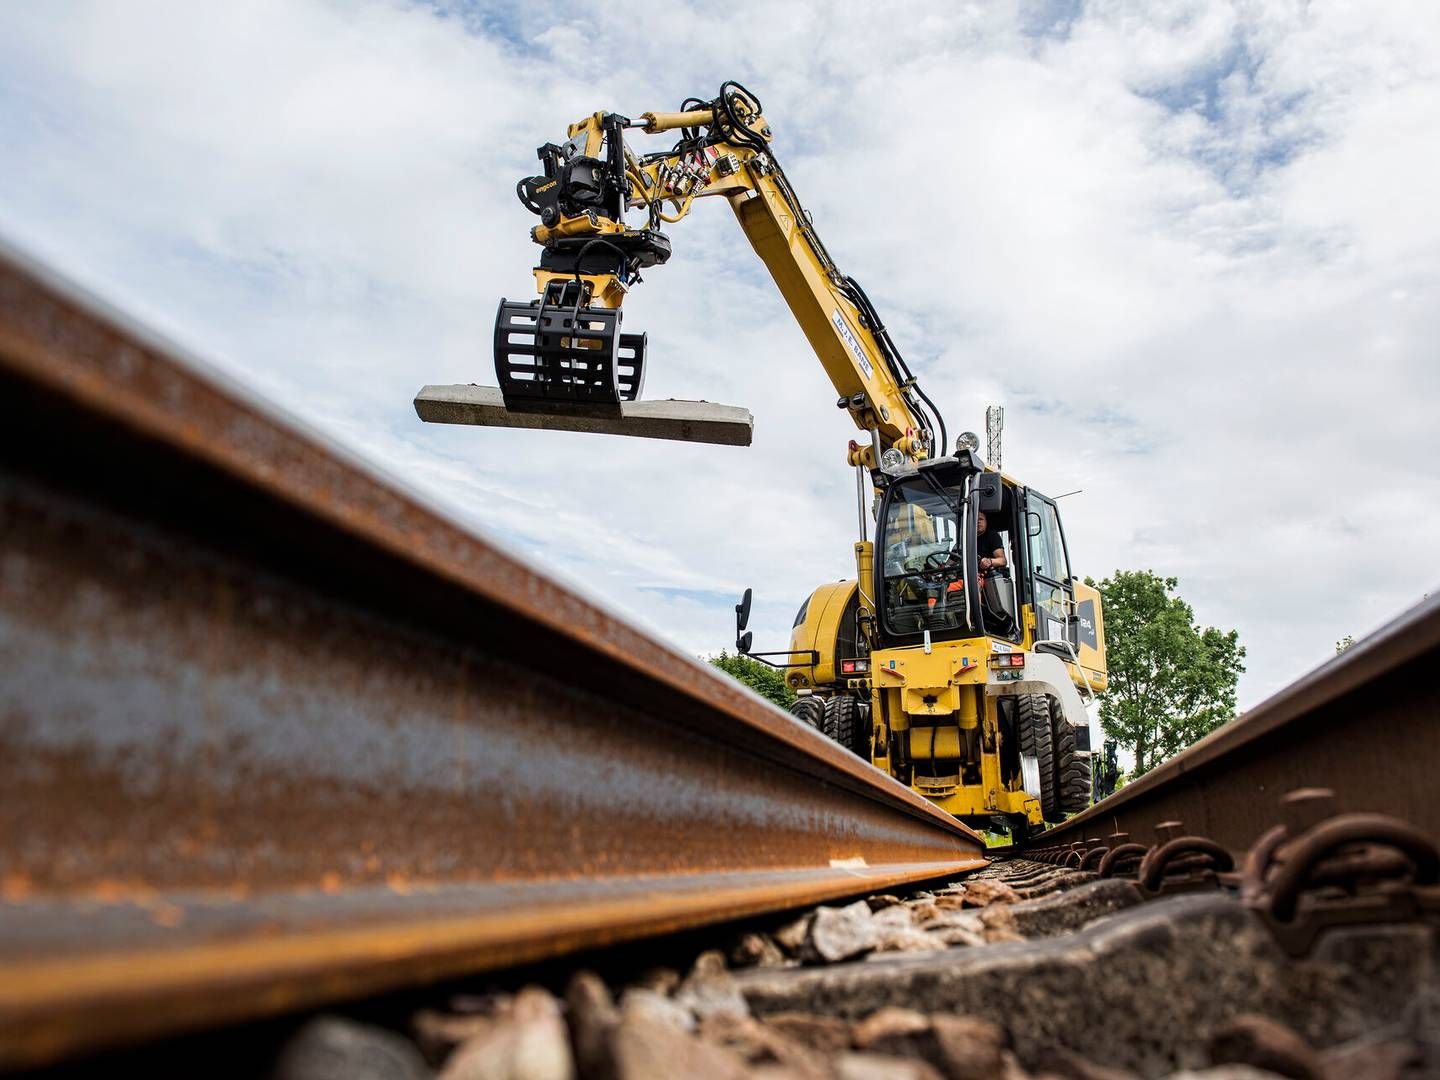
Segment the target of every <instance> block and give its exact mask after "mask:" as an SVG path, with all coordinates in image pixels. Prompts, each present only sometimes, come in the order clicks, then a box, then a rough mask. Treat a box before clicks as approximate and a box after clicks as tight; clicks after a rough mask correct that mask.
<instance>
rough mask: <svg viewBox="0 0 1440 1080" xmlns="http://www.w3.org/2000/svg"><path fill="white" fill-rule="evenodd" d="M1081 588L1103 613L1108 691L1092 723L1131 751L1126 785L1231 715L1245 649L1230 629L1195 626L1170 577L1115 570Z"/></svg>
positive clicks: (1193, 615)
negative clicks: (1095, 593)
mask: <svg viewBox="0 0 1440 1080" xmlns="http://www.w3.org/2000/svg"><path fill="white" fill-rule="evenodd" d="M1086 583H1087V584H1089V585H1092V586H1094V587H1095V588H1097V589H1099V590H1100V596H1101V598H1102V600H1103V602H1104V611H1105V648H1106V656H1107V659H1108V661H1109V667H1110V689H1109V691H1108V692H1107V693H1106V694H1105V696H1104V697H1103V698H1101V701H1100V724H1101V726H1102V727H1103V728H1104V729H1105V734H1107V735H1109V736H1110V737H1111V738H1113V739H1117V740H1119V741H1120V742H1121V744H1122V745H1125V746H1129V747H1131V748H1133V749H1134V751H1135V768H1134V769H1132V770H1131V771H1130V774H1129V779H1132V780H1133V779H1134V778H1135V777H1137V776H1139V775H1141V774H1142V773H1144V772H1147V771H1148V770H1150V769H1153V768H1154V767H1155V766H1156V765H1158V764H1160V762H1162V761H1164V760H1165V759H1166V758H1168V757H1170V756H1171V755H1172V754H1175V753H1176V752H1178V751H1180V750H1183V749H1184V748H1185V747H1187V746H1189V745H1190V744H1191V743H1193V742H1194V741H1195V740H1196V739H1198V738H1200V737H1201V736H1202V735H1205V734H1206V733H1207V732H1210V731H1213V730H1214V729H1215V728H1217V727H1219V726H1220V725H1221V724H1223V723H1224V722H1225V721H1226V720H1229V719H1230V718H1231V717H1232V716H1234V714H1235V683H1236V680H1237V679H1238V678H1239V677H1240V673H1241V672H1242V671H1244V670H1245V665H1244V664H1243V663H1241V661H1242V660H1243V659H1244V657H1245V649H1244V647H1243V646H1241V644H1240V635H1239V633H1238V632H1237V631H1235V630H1231V631H1229V632H1228V633H1227V632H1225V631H1222V630H1217V629H1215V628H1214V627H1213V626H1207V627H1205V628H1203V629H1202V628H1201V627H1199V626H1197V625H1195V621H1194V620H1195V613H1194V611H1192V610H1191V608H1190V605H1189V604H1187V603H1185V601H1184V600H1182V599H1181V598H1180V597H1179V595H1177V594H1175V585H1176V580H1175V578H1173V577H1172V578H1162V577H1158V576H1156V575H1155V574H1153V573H1151V572H1150V571H1149V570H1121V571H1117V572H1116V573H1115V574H1114V576H1112V577H1108V578H1106V579H1105V580H1104V581H1101V582H1099V583H1098V584H1096V583H1095V582H1093V581H1090V580H1089V579H1088V578H1087V579H1086Z"/></svg>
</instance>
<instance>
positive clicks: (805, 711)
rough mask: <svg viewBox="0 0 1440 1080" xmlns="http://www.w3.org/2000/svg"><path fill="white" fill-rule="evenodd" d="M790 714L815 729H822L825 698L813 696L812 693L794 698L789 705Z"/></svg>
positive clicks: (823, 726)
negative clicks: (793, 702) (793, 701)
mask: <svg viewBox="0 0 1440 1080" xmlns="http://www.w3.org/2000/svg"><path fill="white" fill-rule="evenodd" d="M790 715H791V716H793V717H795V718H796V719H798V720H800V721H802V722H804V723H805V724H808V725H809V726H810V727H813V728H814V729H815V730H816V731H823V730H824V728H825V699H824V698H818V697H815V696H814V695H813V694H807V695H806V696H805V697H802V698H796V699H795V704H793V705H791V706H790Z"/></svg>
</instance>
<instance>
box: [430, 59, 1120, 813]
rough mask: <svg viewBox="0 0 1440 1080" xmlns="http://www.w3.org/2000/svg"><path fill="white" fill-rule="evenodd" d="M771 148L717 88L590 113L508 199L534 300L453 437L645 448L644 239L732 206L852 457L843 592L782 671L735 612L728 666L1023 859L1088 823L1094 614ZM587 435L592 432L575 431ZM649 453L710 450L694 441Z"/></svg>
mask: <svg viewBox="0 0 1440 1080" xmlns="http://www.w3.org/2000/svg"><path fill="white" fill-rule="evenodd" d="M637 129H638V130H640V131H643V132H644V133H646V134H652V135H653V134H660V133H663V132H678V133H679V135H678V141H677V142H675V143H674V145H673V146H671V147H670V148H669V149H664V150H659V151H657V152H653V153H648V154H637V153H635V152H633V151H632V149H631V148H630V146H629V145H627V141H626V134H627V132H634V131H636V130H637ZM771 143H772V132H771V129H770V125H769V123H768V122H767V121H766V119H765V117H764V115H763V113H762V111H761V106H760V102H759V101H758V100H757V99H756V98H755V97H754V95H752V94H751V93H749V92H748V91H747V90H745V88H743V87H741V86H740V85H738V84H737V83H734V82H727V83H725V84H724V85H723V86H722V87H721V89H720V93H719V95H718V96H717V97H715V98H714V99H713V100H709V101H704V100H700V99H694V98H692V99H689V100H686V101H685V102H684V103H683V104H682V105H681V107H680V110H679V111H678V112H669V113H663V112H652V113H644V114H641V115H640V116H639V117H638V118H636V119H630V118H628V117H625V116H622V115H619V114H617V113H613V112H597V113H595V114H594V115H592V116H589V117H587V118H586V119H584V120H581V121H579V122H578V123H575V124H572V125H571V126H570V128H569V130H568V132H567V135H566V139H565V141H564V142H562V143H558V144H557V143H547V144H545V145H544V146H541V147H540V148H539V151H538V154H539V158H540V161H541V162H542V165H543V168H542V170H541V172H539V173H538V174H536V175H534V176H529V177H526V178H524V179H522V180H521V181H520V182H519V184H518V186H517V192H518V194H519V197H520V201H521V202H522V203H523V204H524V205H525V207H526V208H527V209H528V210H529V211H531V212H532V213H533V214H535V215H536V216H537V217H538V218H539V223H538V224H537V225H536V226H535V227H534V229H533V230H532V233H531V236H532V239H533V240H534V241H535V242H536V243H537V244H538V245H539V246H540V248H541V254H540V259H539V265H538V266H537V267H536V268H535V279H536V284H537V286H538V292H539V298H538V299H537V300H534V301H509V300H502V301H501V303H500V308H499V312H498V315H497V319H496V327H495V366H496V374H497V376H498V379H499V383H500V387H499V390H500V395H501V397H502V398H503V408H501V407H499V406H498V405H497V406H496V408H495V409H493V410H492V411H491V419H476V418H475V417H474V416H470V417H469V418H467V419H463V420H460V421H459V422H469V423H477V422H478V423H489V422H494V423H500V424H507V425H516V424H518V425H520V426H541V427H551V426H553V427H557V428H570V429H572V430H575V429H579V430H611V431H617V432H619V433H622V434H624V433H633V434H645V435H654V434H656V432H655V431H653V430H641V431H635V432H627V431H626V429H625V426H624V425H625V421H626V419H627V416H629V413H627V408H629V407H631V406H633V405H634V403H636V402H638V400H639V395H640V391H641V388H642V385H643V380H644V373H645V363H646V345H647V343H646V339H645V336H644V335H643V334H627V333H622V332H621V330H620V321H621V305H622V302H623V300H624V298H625V295H626V292H627V290H628V289H630V288H631V287H632V286H633V285H634V284H635V283H637V282H638V281H639V279H640V273H641V271H642V270H648V269H649V268H651V267H656V266H659V265H661V264H663V263H664V262H666V261H667V260H668V259H669V257H670V243H669V240H668V238H667V237H666V236H665V234H664V233H663V232H662V231H661V226H662V224H673V223H675V222H678V221H680V220H681V219H682V218H684V217H685V216H686V215H687V214H688V213H689V212H690V210H691V209H692V207H693V205H694V204H695V203H696V202H697V201H698V200H701V199H707V198H715V199H723V200H725V201H727V202H729V204H730V207H731V209H732V210H733V211H734V212H735V216H736V218H737V219H738V220H739V223H740V228H741V230H742V231H743V232H744V233H745V235H746V237H747V238H748V239H749V241H750V243H751V244H752V245H753V247H754V249H755V252H756V254H758V255H759V256H760V259H761V261H762V262H763V263H764V264H765V266H766V268H767V269H768V270H769V272H770V274H771V275H772V277H773V278H774V280H775V284H776V285H777V286H778V287H779V290H780V293H781V295H782V296H783V297H784V299H785V302H786V303H787V304H788V305H789V307H790V310H791V311H792V312H793V313H794V315H795V318H796V320H797V321H798V322H799V324H800V326H801V328H802V329H803V331H804V333H805V335H806V337H807V338H808V339H809V342H810V345H811V346H812V347H813V348H814V350H815V354H816V356H817V357H818V358H819V360H820V362H821V364H822V365H823V366H824V368H825V371H826V373H827V374H828V375H829V377H830V380H831V382H832V383H833V384H834V386H835V390H836V392H837V394H838V401H837V404H838V406H839V407H840V408H841V409H843V410H845V411H846V412H848V413H849V415H850V417H851V418H852V419H853V420H854V422H855V426H856V427H857V428H858V429H859V430H860V431H861V432H863V433H864V434H863V437H862V438H861V439H859V440H856V441H851V442H850V444H849V446H848V449H847V451H846V461H847V464H848V465H849V466H851V467H853V468H854V469H855V470H856V479H857V502H858V507H859V534H860V535H859V539H858V541H857V542H856V543H855V545H854V551H855V577H854V578H852V579H849V580H845V581H840V582H835V583H829V584H825V585H821V586H820V587H819V588H817V589H816V590H815V591H814V592H813V593H811V594H810V596H809V598H808V599H806V600H805V602H804V603H803V604H802V605H801V607H800V610H799V614H798V615H797V616H796V618H795V623H794V627H793V630H792V634H791V639H790V642H789V649H787V650H785V651H783V652H769V653H765V652H756V651H754V650H753V649H752V633H751V632H750V631H748V630H747V629H746V623H747V621H748V617H749V608H750V593H749V590H746V595H745V597H744V599H743V600H742V602H741V603H740V604H739V605H737V607H736V617H737V642H736V644H737V648H738V649H739V650H740V651H741V652H743V653H746V654H748V655H752V656H753V657H755V658H756V659H758V660H762V661H764V662H766V663H769V664H771V665H772V666H775V667H778V668H781V669H783V670H784V672H785V678H786V682H787V683H788V685H789V686H790V687H791V688H793V689H794V690H795V692H796V694H797V695H798V697H797V700H796V703H795V706H794V707H793V709H792V712H793V713H794V714H795V715H796V716H797V717H798V718H799V719H800V720H802V721H804V722H806V723H809V724H811V725H813V726H815V727H818V728H820V729H821V730H823V731H824V732H825V733H826V734H827V735H829V736H830V737H831V738H833V739H835V740H836V741H837V742H839V743H841V744H842V745H844V746H845V747H847V748H848V749H850V750H851V751H853V752H854V753H856V754H858V755H859V756H860V757H862V758H864V759H865V760H866V761H869V762H871V763H872V764H873V765H874V766H876V767H877V768H879V769H882V770H884V771H886V772H888V773H889V774H890V775H891V776H893V777H895V778H896V779H897V780H899V781H900V782H901V783H904V784H907V785H909V786H910V787H911V788H913V789H914V790H915V791H917V792H919V793H920V794H921V795H924V796H925V797H927V798H929V799H930V800H932V801H933V802H934V803H935V804H936V805H937V806H939V807H941V808H943V809H945V810H947V811H949V812H951V813H953V814H955V815H956V816H957V817H959V818H961V819H963V820H965V821H967V822H969V823H971V824H976V825H981V826H989V825H1003V826H1004V827H1006V828H1008V829H1009V830H1010V831H1011V832H1012V833H1014V834H1017V835H1019V836H1024V835H1027V834H1028V833H1030V832H1033V831H1036V830H1038V829H1041V828H1043V827H1044V825H1045V824H1046V823H1048V822H1055V821H1059V820H1062V819H1063V818H1064V816H1065V814H1066V813H1067V812H1070V811H1074V810H1078V809H1082V808H1083V807H1084V806H1085V805H1087V804H1088V800H1089V797H1090V787H1091V783H1090V764H1089V754H1088V750H1089V727H1088V722H1087V718H1086V713H1085V705H1086V703H1087V701H1088V700H1089V699H1090V698H1091V697H1092V696H1093V694H1094V693H1095V692H1097V691H1099V690H1103V689H1104V688H1105V684H1106V667H1105V644H1104V628H1103V621H1102V615H1101V609H1100V598H1099V595H1098V594H1097V593H1096V591H1095V590H1094V589H1092V588H1090V587H1089V586H1087V585H1085V584H1084V583H1083V582H1081V581H1080V580H1079V579H1078V578H1077V577H1076V576H1075V575H1074V574H1073V573H1072V571H1071V568H1070V563H1069V552H1068V549H1067V546H1066V543H1065V535H1064V531H1063V529H1062V528H1061V521H1060V514H1059V511H1058V509H1057V506H1056V503H1055V501H1054V500H1053V499H1050V498H1047V497H1046V496H1045V495H1042V494H1041V493H1040V492H1038V491H1036V490H1035V489H1034V488H1031V487H1027V486H1025V485H1024V484H1021V483H1020V482H1019V481H1017V480H1016V479H1015V478H1013V477H1011V476H1008V475H1003V474H1002V473H1000V472H999V471H998V470H996V469H994V468H990V467H987V466H986V464H985V463H984V462H983V461H982V460H981V458H980V456H979V453H978V449H979V446H978V443H979V440H978V439H977V438H976V437H975V436H974V435H973V434H970V433H968V432H967V433H964V434H962V435H960V436H959V437H958V439H957V440H956V442H955V444H954V445H953V446H951V445H949V444H948V436H947V433H946V429H945V424H944V420H943V418H942V417H941V415H940V411H939V409H937V408H936V407H935V405H934V403H933V402H932V401H931V400H930V399H929V398H928V397H927V396H926V394H925V393H924V391H923V390H922V389H921V387H920V384H919V382H918V380H917V379H916V377H915V374H914V372H912V371H911V369H910V368H909V367H908V366H907V365H906V363H905V361H904V359H903V358H902V357H901V354H900V350H899V349H898V348H897V347H896V345H895V342H894V340H893V339H892V337H891V335H890V333H889V331H887V329H886V327H885V324H884V322H883V321H882V320H881V318H880V316H879V314H878V313H877V312H876V310H875V307H874V305H873V304H872V303H871V301H870V299H869V297H868V296H867V295H866V294H865V292H864V290H863V289H861V287H860V286H859V284H858V283H857V282H856V281H855V280H854V279H853V278H851V277H848V276H846V275H845V274H843V273H842V272H841V271H840V270H839V268H838V267H837V266H836V265H835V262H834V260H833V259H832V258H831V257H830V255H829V253H828V252H827V251H826V249H825V245H824V244H823V243H821V241H820V237H819V236H818V235H817V233H816V231H815V228H814V226H813V224H812V221H811V217H810V215H809V214H808V213H807V212H806V211H805V209H804V208H803V207H802V206H801V204H800V201H799V199H798V198H797V196H796V194H795V192H794V189H793V188H792V187H791V185H790V183H789V181H788V180H787V178H786V176H785V173H784V171H783V170H782V169H781V167H780V164H779V162H778V161H777V160H776V157H775V153H774V151H773V150H772V148H771ZM627 213H630V214H632V215H634V216H636V217H638V216H639V215H641V214H643V215H644V220H643V222H639V221H637V222H636V223H633V224H632V223H630V222H627V220H626V215H627ZM426 389H427V391H433V390H435V389H436V388H433V387H432V388H426ZM424 393H425V392H423V391H422V395H423V394H424ZM657 404H658V403H657ZM416 407H417V410H420V409H421V399H420V398H417V406H416ZM500 414H503V415H500ZM497 415H500V418H499V419H494V417H495V416H497ZM422 416H425V417H426V418H427V419H446V417H442V416H439V415H433V414H432V415H430V416H426V414H425V412H424V411H422ZM449 419H452V420H453V419H454V418H453V417H451V418H449ZM596 423H599V424H602V425H603V424H609V425H611V426H599V427H596V426H590V427H587V426H586V425H587V424H591V425H593V424H596ZM682 427H683V425H682ZM661 437H684V438H692V439H697V440H700V441H705V440H706V439H707V436H706V434H705V433H704V431H703V429H701V428H698V427H697V428H685V429H684V430H683V432H682V433H681V434H679V435H678V436H677V435H675V434H674V433H673V432H672V433H670V434H669V435H666V434H663V433H662V434H661ZM711 441H748V435H747V438H746V439H745V440H733V439H724V440H722V439H718V438H717V439H714V440H711ZM982 523H983V524H982ZM872 524H873V530H874V539H873V540H872V539H870V538H869V532H870V528H871V526H872ZM777 658H778V659H777Z"/></svg>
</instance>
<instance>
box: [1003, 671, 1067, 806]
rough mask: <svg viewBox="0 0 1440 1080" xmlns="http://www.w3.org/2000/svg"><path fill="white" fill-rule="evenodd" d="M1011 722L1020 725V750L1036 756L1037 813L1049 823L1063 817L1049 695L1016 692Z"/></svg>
mask: <svg viewBox="0 0 1440 1080" xmlns="http://www.w3.org/2000/svg"><path fill="white" fill-rule="evenodd" d="M1015 726H1016V727H1017V728H1019V729H1020V753H1022V754H1028V755H1030V756H1031V757H1034V758H1037V759H1039V763H1040V815H1041V816H1042V817H1043V818H1044V819H1045V820H1046V821H1048V822H1051V823H1052V824H1053V823H1055V822H1059V821H1064V820H1065V814H1064V811H1062V810H1061V809H1060V785H1059V779H1060V776H1059V773H1057V772H1056V771H1055V740H1054V732H1053V731H1052V729H1051V726H1050V699H1049V698H1047V697H1046V696H1045V695H1044V694H1021V695H1020V696H1018V697H1017V698H1016V699H1015Z"/></svg>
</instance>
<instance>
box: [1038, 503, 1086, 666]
mask: <svg viewBox="0 0 1440 1080" xmlns="http://www.w3.org/2000/svg"><path fill="white" fill-rule="evenodd" d="M1025 535H1026V549H1025V554H1026V564H1027V565H1026V571H1027V574H1028V576H1029V579H1030V580H1029V584H1030V596H1031V598H1032V601H1033V603H1034V605H1035V640H1036V641H1068V642H1069V643H1070V645H1071V647H1072V648H1073V647H1077V646H1078V645H1079V642H1078V641H1077V640H1076V623H1075V620H1074V619H1072V618H1071V617H1070V616H1071V613H1072V612H1073V611H1074V610H1075V593H1074V589H1073V587H1072V585H1071V579H1070V555H1069V552H1067V551H1066V549H1065V533H1064V530H1062V529H1061V528H1060V512H1059V510H1057V509H1056V507H1055V500H1054V499H1049V498H1046V497H1045V496H1044V495H1041V494H1040V493H1039V492H1038V491H1034V490H1030V489H1027V490H1026V492H1025Z"/></svg>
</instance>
